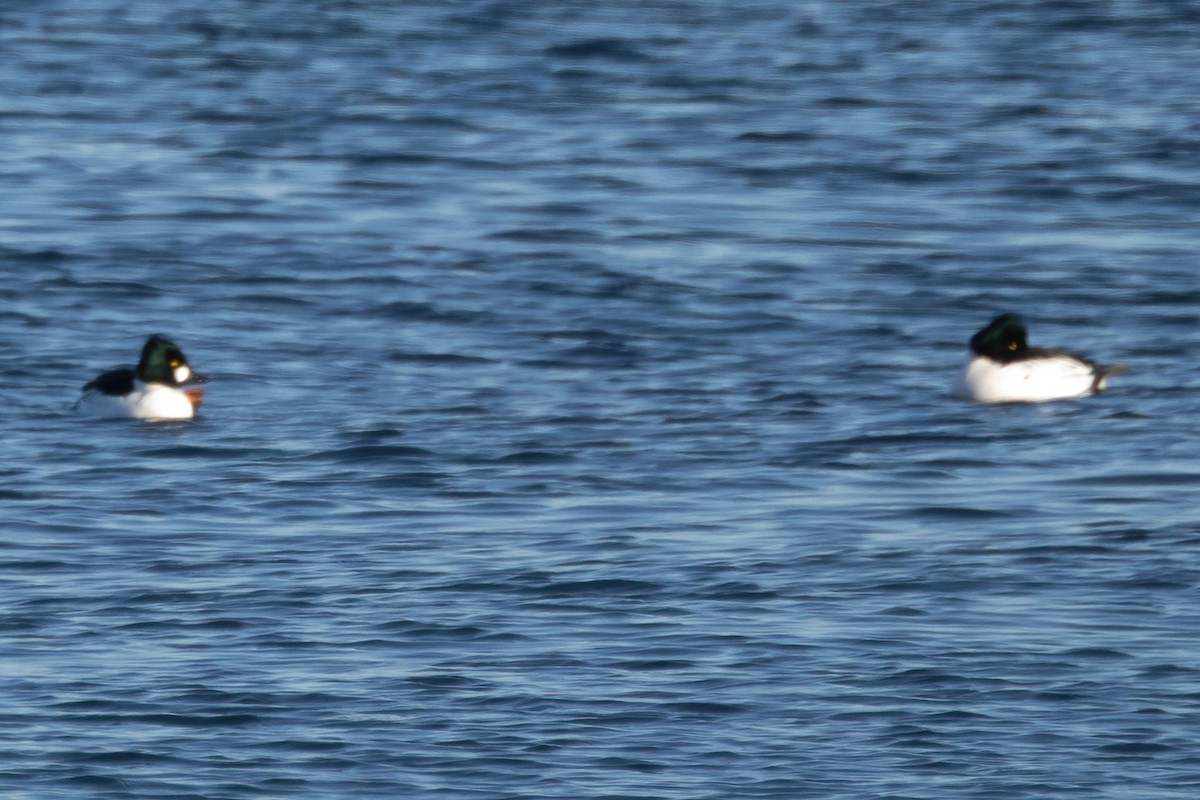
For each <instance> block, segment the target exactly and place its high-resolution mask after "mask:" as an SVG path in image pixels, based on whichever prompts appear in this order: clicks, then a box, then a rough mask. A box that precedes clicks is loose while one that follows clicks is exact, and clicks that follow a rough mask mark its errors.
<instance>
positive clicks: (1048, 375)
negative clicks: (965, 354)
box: [961, 356, 1096, 403]
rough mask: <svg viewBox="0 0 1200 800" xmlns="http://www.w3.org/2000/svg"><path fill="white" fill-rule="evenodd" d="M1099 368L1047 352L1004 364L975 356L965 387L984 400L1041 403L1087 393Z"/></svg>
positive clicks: (965, 374) (965, 372)
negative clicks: (1046, 353)
mask: <svg viewBox="0 0 1200 800" xmlns="http://www.w3.org/2000/svg"><path fill="white" fill-rule="evenodd" d="M1095 382H1096V370H1095V369H1094V368H1093V367H1092V366H1091V365H1090V364H1085V363H1084V362H1082V361H1079V360H1077V359H1074V358H1071V357H1070V356H1046V357H1043V358H1031V359H1029V360H1027V361H1014V362H1012V363H1010V364H1000V363H998V362H996V361H992V360H991V359H990V358H986V357H984V356H975V357H974V358H972V359H971V360H970V362H969V363H968V364H967V366H966V369H964V370H963V374H962V380H961V390H962V392H963V393H964V394H966V395H967V396H968V397H970V398H971V399H972V400H976V401H978V402H980V403H1041V402H1044V401H1046V400H1063V399H1066V398H1070V397H1086V396H1087V395H1089V394H1091V393H1092V390H1093V388H1094V386H1095Z"/></svg>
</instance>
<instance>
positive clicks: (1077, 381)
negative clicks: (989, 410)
mask: <svg viewBox="0 0 1200 800" xmlns="http://www.w3.org/2000/svg"><path fill="white" fill-rule="evenodd" d="M1028 338H1029V337H1028V333H1027V332H1026V330H1025V322H1024V321H1023V320H1022V319H1021V318H1020V317H1018V316H1017V315H1016V314H1001V315H1000V316H998V317H996V318H995V319H993V320H992V321H991V322H990V323H989V324H988V326H987V327H986V328H984V329H983V330H981V331H979V332H978V333H976V334H975V335H974V336H972V337H971V353H972V356H971V360H970V361H968V362H967V366H966V368H965V369H964V370H963V373H962V376H961V379H960V381H959V391H960V393H961V394H963V395H965V396H967V397H969V398H971V399H972V400H975V401H977V402H980V403H1041V402H1045V401H1047V400H1065V399H1068V398H1072V397H1086V396H1088V395H1090V394H1095V393H1096V392H1100V391H1103V389H1104V387H1105V385H1106V383H1107V381H1108V378H1109V377H1110V376H1112V375H1118V374H1120V373H1123V372H1128V369H1127V368H1126V367H1124V366H1121V365H1115V366H1108V367H1102V366H1100V365H1098V364H1096V363H1095V362H1093V361H1090V360H1088V359H1086V358H1083V357H1081V356H1077V355H1073V354H1071V353H1068V352H1066V351H1063V350H1048V349H1045V348H1041V347H1030V346H1029V342H1028Z"/></svg>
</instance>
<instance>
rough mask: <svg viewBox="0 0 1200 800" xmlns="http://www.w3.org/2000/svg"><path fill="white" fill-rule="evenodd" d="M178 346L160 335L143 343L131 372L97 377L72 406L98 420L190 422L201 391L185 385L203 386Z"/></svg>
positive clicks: (127, 370) (125, 371)
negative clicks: (96, 417)
mask: <svg viewBox="0 0 1200 800" xmlns="http://www.w3.org/2000/svg"><path fill="white" fill-rule="evenodd" d="M207 381H208V378H206V377H204V376H203V375H200V374H197V373H196V372H195V371H194V370H193V369H192V367H191V365H190V364H189V363H188V360H187V357H186V356H184V354H183V351H182V350H180V349H179V346H178V345H177V344H175V343H174V342H172V341H171V340H170V339H168V338H167V337H165V336H163V335H162V334H159V333H156V334H153V335H152V336H150V338H149V339H147V340H146V344H145V345H144V346H143V347H142V355H141V358H140V359H139V360H138V364H137V366H136V367H134V368H133V369H129V368H123V369H114V370H109V371H108V372H104V373H101V374H100V375H98V376H96V377H95V378H94V379H92V380H90V381H88V382H87V383H86V384H84V386H83V395H82V396H81V397H80V398H79V401H78V402H77V403H76V404H75V405H76V407H77V408H78V409H80V410H81V411H84V412H87V413H89V414H91V415H92V416H99V417H126V418H132V419H143V420H179V419H192V418H193V417H195V416H196V412H197V411H198V410H199V408H200V402H201V398H202V397H203V396H204V390H203V389H201V388H199V387H195V386H188V387H187V388H183V387H184V386H185V385H186V384H193V383H205V382H207Z"/></svg>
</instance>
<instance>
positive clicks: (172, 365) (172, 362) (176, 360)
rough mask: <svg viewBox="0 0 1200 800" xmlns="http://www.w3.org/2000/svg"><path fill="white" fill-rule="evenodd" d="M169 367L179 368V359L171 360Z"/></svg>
mask: <svg viewBox="0 0 1200 800" xmlns="http://www.w3.org/2000/svg"><path fill="white" fill-rule="evenodd" d="M167 366H170V367H178V366H179V359H178V358H172V359H171V360H170V361H169V362H168V364H167Z"/></svg>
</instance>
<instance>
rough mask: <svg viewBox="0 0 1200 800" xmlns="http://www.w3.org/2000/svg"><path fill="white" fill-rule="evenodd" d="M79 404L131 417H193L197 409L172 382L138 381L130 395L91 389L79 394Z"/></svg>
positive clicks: (95, 411) (96, 412)
mask: <svg viewBox="0 0 1200 800" xmlns="http://www.w3.org/2000/svg"><path fill="white" fill-rule="evenodd" d="M78 408H79V409H80V410H81V411H84V412H86V413H88V414H91V415H92V416H97V417H132V418H134V419H151V420H157V419H191V418H192V417H193V416H194V415H195V409H194V407H193V406H192V401H191V400H189V399H188V396H187V395H186V394H184V393H183V392H181V391H179V390H178V389H172V388H171V387H170V386H163V385H161V384H156V383H151V384H145V383H142V382H140V381H137V382H135V385H134V390H133V392H131V393H130V394H128V395H122V396H119V397H117V396H113V395H109V394H103V393H101V392H88V393H87V394H85V395H84V396H83V397H81V398H80V400H79V404H78Z"/></svg>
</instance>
